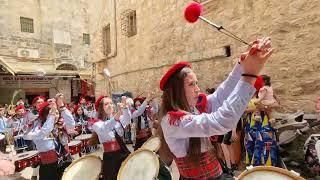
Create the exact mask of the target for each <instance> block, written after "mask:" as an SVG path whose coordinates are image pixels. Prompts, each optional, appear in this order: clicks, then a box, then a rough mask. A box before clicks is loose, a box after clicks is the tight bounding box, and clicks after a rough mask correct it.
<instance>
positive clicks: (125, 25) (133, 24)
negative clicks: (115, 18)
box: [121, 9, 137, 37]
mask: <svg viewBox="0 0 320 180" xmlns="http://www.w3.org/2000/svg"><path fill="white" fill-rule="evenodd" d="M136 19H137V18H136V11H135V10H132V9H128V10H126V11H124V12H122V13H121V32H122V34H123V35H125V36H127V37H130V36H134V35H136V34H137V20H136Z"/></svg>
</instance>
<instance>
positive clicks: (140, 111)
mask: <svg viewBox="0 0 320 180" xmlns="http://www.w3.org/2000/svg"><path fill="white" fill-rule="evenodd" d="M147 104H148V102H147V100H144V101H143V103H142V104H141V106H140V107H139V108H138V109H137V110H135V111H134V112H133V113H132V119H134V118H137V117H138V116H141V115H142V114H143V113H144V111H145V110H146V108H147Z"/></svg>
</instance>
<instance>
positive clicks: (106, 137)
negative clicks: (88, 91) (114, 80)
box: [92, 96, 131, 180]
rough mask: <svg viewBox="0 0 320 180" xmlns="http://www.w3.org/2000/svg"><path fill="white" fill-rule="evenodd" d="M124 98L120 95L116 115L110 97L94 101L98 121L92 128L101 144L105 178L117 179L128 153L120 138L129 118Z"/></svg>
mask: <svg viewBox="0 0 320 180" xmlns="http://www.w3.org/2000/svg"><path fill="white" fill-rule="evenodd" d="M125 100H126V97H122V103H121V104H119V111H118V113H116V115H114V114H113V112H114V110H113V102H112V99H111V98H110V97H108V96H100V97H99V98H98V99H97V101H96V103H95V108H96V109H97V112H98V121H97V122H96V123H94V124H93V126H92V129H93V131H94V132H95V133H96V134H97V135H98V138H99V142H100V143H102V144H103V149H104V153H103V176H104V177H103V179H106V180H116V179H117V174H118V171H119V169H120V166H121V163H122V161H123V160H124V159H125V158H126V157H127V156H128V154H129V153H130V152H129V150H128V149H127V147H126V146H125V144H124V142H123V140H122V138H121V137H122V136H123V134H124V127H126V126H127V125H128V124H129V123H130V119H131V114H130V111H129V109H128V107H127V106H126V105H125V104H126V103H125ZM123 105H125V106H123ZM121 113H122V115H120V114H121Z"/></svg>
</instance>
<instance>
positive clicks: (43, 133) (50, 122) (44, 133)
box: [27, 114, 55, 140]
mask: <svg viewBox="0 0 320 180" xmlns="http://www.w3.org/2000/svg"><path fill="white" fill-rule="evenodd" d="M54 121H55V116H54V115H50V114H49V115H48V117H47V120H46V122H45V123H44V124H43V126H42V127H41V128H40V129H37V128H35V130H34V131H31V132H29V133H28V134H27V136H28V139H34V140H39V139H44V138H45V137H48V136H49V135H50V133H51V131H52V130H53V127H54Z"/></svg>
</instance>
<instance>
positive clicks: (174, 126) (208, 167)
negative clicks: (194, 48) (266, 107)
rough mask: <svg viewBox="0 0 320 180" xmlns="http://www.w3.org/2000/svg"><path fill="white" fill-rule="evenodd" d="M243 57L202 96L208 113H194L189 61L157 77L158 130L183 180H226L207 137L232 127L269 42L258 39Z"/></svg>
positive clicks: (195, 96)
mask: <svg viewBox="0 0 320 180" xmlns="http://www.w3.org/2000/svg"><path fill="white" fill-rule="evenodd" d="M251 45H252V47H251V46H250V48H248V51H247V52H245V53H244V54H242V56H241V57H242V58H241V59H242V60H243V61H242V62H239V63H237V64H236V65H235V67H234V69H233V71H232V72H231V73H230V75H229V77H228V78H227V79H226V80H225V81H224V82H223V83H222V84H221V85H220V86H219V87H218V88H217V90H216V91H215V92H214V94H211V95H209V96H208V97H207V100H208V101H207V108H206V110H207V112H208V113H202V114H199V110H198V109H196V107H195V106H196V103H197V100H198V96H199V91H200V89H199V87H198V84H197V83H198V81H197V77H196V75H195V73H194V71H193V70H192V68H191V64H190V63H188V62H179V63H176V64H174V65H173V66H172V67H171V68H170V69H169V70H168V71H167V72H166V74H165V75H164V76H163V77H162V79H161V81H160V89H161V90H162V91H163V95H162V104H161V115H160V120H161V127H162V131H163V136H164V140H165V141H163V144H167V147H168V148H169V150H170V152H171V153H172V154H171V155H172V156H173V158H174V160H175V162H176V164H177V167H178V169H179V173H180V180H181V179H182V180H184V179H193V180H198V179H227V178H232V177H222V169H221V166H220V164H219V161H218V160H217V157H216V154H215V153H214V151H213V150H212V149H211V147H210V146H208V144H209V137H210V136H213V135H221V134H225V133H227V132H228V131H230V130H231V129H233V128H235V127H236V125H237V122H238V120H239V119H240V117H241V115H242V114H243V112H244V110H245V108H246V106H247V103H248V102H249V100H250V99H251V97H252V95H253V94H254V92H255V89H254V87H253V84H254V83H255V81H256V77H257V75H259V73H260V71H261V69H262V68H263V66H264V64H265V62H266V61H267V59H268V57H269V56H270V55H271V54H272V49H271V41H270V39H269V38H263V39H261V40H257V41H256V42H255V44H251Z"/></svg>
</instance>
